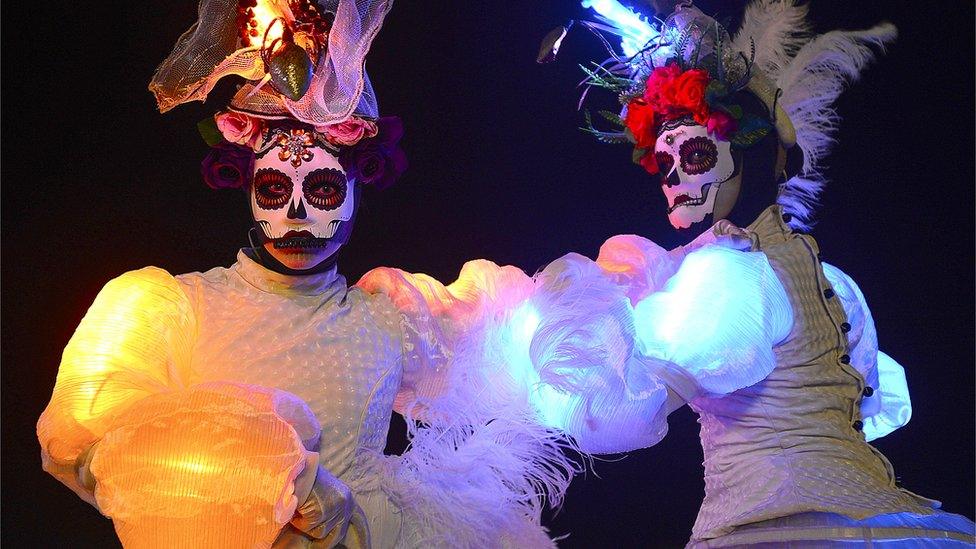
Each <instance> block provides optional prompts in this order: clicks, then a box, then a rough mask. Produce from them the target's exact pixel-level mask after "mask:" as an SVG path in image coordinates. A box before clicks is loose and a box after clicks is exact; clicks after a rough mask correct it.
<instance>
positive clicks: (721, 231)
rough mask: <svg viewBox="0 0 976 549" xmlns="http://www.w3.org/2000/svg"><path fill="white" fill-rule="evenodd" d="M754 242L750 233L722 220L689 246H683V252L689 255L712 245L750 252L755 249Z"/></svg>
mask: <svg viewBox="0 0 976 549" xmlns="http://www.w3.org/2000/svg"><path fill="white" fill-rule="evenodd" d="M752 240H753V234H752V233H750V232H749V231H747V230H745V229H740V228H739V227H736V226H735V224H734V223H732V222H731V221H729V220H728V219H720V220H719V221H718V222H717V223H715V224H714V225H712V228H710V229H709V230H707V231H705V232H703V233H702V234H700V235H698V236H697V237H696V238H695V239H694V240H692V241H691V243H689V244H688V245H686V246H683V247H682V249H681V251H682V253H683V254H684V255H688V254H690V253H691V252H694V251H695V250H698V249H699V248H703V247H705V246H708V245H712V244H715V245H718V246H722V247H725V248H732V249H733V250H746V251H748V250H751V249H752V247H753V241H752Z"/></svg>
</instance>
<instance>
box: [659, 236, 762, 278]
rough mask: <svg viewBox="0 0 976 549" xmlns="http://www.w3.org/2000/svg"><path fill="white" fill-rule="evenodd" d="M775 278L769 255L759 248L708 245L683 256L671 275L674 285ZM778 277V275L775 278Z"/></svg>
mask: <svg viewBox="0 0 976 549" xmlns="http://www.w3.org/2000/svg"><path fill="white" fill-rule="evenodd" d="M769 277H773V278H775V273H774V272H773V268H772V266H771V265H770V263H769V258H768V257H766V254H764V253H763V252H748V251H741V250H735V249H732V248H726V247H724V246H718V245H710V246H705V247H702V248H699V249H698V250H695V251H694V252H691V253H689V254H688V255H687V256H685V258H684V260H683V261H682V262H681V265H680V266H679V267H678V271H677V273H676V274H675V276H674V277H673V278H672V279H671V280H669V281H668V284H669V286H672V287H673V286H675V285H692V286H698V285H710V286H723V287H730V288H735V287H739V288H741V287H743V286H747V285H752V284H754V283H765V282H767V281H768V279H769ZM777 280H778V279H777Z"/></svg>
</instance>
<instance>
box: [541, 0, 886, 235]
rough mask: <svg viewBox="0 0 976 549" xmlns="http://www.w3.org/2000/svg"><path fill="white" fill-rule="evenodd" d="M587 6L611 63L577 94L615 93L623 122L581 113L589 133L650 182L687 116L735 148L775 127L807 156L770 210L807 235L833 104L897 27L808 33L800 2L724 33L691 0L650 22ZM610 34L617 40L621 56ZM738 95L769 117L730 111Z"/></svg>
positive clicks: (786, 144)
mask: <svg viewBox="0 0 976 549" xmlns="http://www.w3.org/2000/svg"><path fill="white" fill-rule="evenodd" d="M583 6H584V7H589V8H592V9H593V10H595V11H596V12H597V13H598V16H597V21H593V22H584V23H583V25H584V26H586V27H588V28H590V29H591V30H593V31H595V32H596V33H597V34H598V35H599V36H600V38H601V39H602V40H603V41H604V43H605V44H606V45H607V47H608V49H609V50H610V51H611V54H612V56H611V58H610V59H608V60H606V61H604V62H603V63H594V64H593V65H592V67H591V68H587V67H583V69H584V71H586V73H587V77H586V79H585V80H584V81H583V85H584V86H585V89H586V91H588V90H589V89H590V88H592V87H602V88H607V89H610V90H612V91H614V92H616V93H617V94H618V98H619V100H620V102H621V104H622V105H623V110H622V112H621V113H620V114H619V115H617V114H616V113H612V112H608V111H601V113H600V114H601V115H602V116H603V117H604V118H606V119H607V120H609V121H610V122H611V123H613V124H616V125H617V126H618V127H619V128H620V129H619V130H615V131H602V130H598V129H596V128H595V127H594V126H593V123H592V120H591V118H590V115H589V113H587V115H586V125H585V127H584V128H583V129H584V130H585V131H588V132H589V133H592V134H593V135H594V136H595V137H596V138H597V139H599V140H600V141H603V142H609V143H632V144H634V155H633V159H634V161H635V162H637V163H639V164H641V165H642V166H644V168H645V169H646V170H647V171H648V172H650V173H652V174H653V173H657V163H656V160H655V155H654V145H655V141H656V139H657V136H658V132H659V131H660V130H661V129H662V127H665V128H666V125H667V124H669V123H671V124H673V123H676V121H679V120H682V119H684V120H687V119H688V118H693V119H694V121H695V122H697V123H698V124H701V125H704V126H707V128H708V131H709V133H712V134H713V135H715V136H716V137H717V138H719V139H724V140H728V141H730V142H731V144H732V146H733V147H738V148H747V147H749V146H751V145H753V144H755V143H756V142H757V141H758V140H759V139H761V138H763V137H764V136H765V135H766V134H768V133H769V132H770V130H772V129H775V131H776V135H777V137H778V140H779V143H780V145H781V148H780V151H781V153H784V152H785V151H786V150H788V149H791V148H792V147H794V146H798V147H799V148H800V150H801V151H802V153H803V165H802V168H799V169H798V173H796V174H789V175H791V176H792V177H790V178H789V179H788V180H787V181H786V182H785V183H784V184H783V186H782V188H781V191H780V194H779V197H778V198H777V202H778V203H779V204H780V205H782V206H783V208H784V211H785V212H786V213H789V214H791V216H792V221H791V222H790V224H791V226H793V227H794V228H799V229H805V228H809V225H810V223H811V219H810V218H811V214H812V210H813V208H814V207H815V206H816V202H817V198H818V196H819V194H820V191H821V190H822V188H823V185H824V180H823V178H822V175H821V171H820V161H821V160H822V159H823V157H824V155H825V153H826V152H827V150H828V147H829V145H830V144H831V142H832V134H833V131H834V129H835V128H836V124H837V115H836V113H835V112H834V110H833V107H832V104H833V102H834V100H836V98H837V96H838V95H839V94H840V92H841V91H842V90H843V88H844V85H845V84H846V83H847V82H848V81H851V80H854V79H856V78H857V76H858V74H859V72H860V70H861V69H862V68H863V67H864V66H865V65H866V64H867V63H868V62H869V61H870V60H871V59H872V58H873V56H874V54H873V51H872V49H871V46H876V47H883V45H884V44H885V43H887V42H889V41H891V40H893V39H894V37H895V35H896V30H895V27H894V26H893V25H891V24H889V23H883V24H880V25H878V26H875V27H874V28H871V29H869V30H865V31H832V32H828V33H826V34H823V35H820V36H814V35H813V34H812V32H811V27H810V24H809V23H808V22H807V19H806V15H807V7H806V6H805V5H798V4H797V3H796V2H795V1H794V0H753V2H752V3H751V4H749V6H748V7H747V8H746V11H745V15H744V18H743V22H742V25H741V26H740V28H739V30H738V32H736V33H735V35H734V36H731V35H730V34H729V32H728V31H727V30H726V28H725V27H724V26H723V25H721V24H719V23H718V22H717V21H715V20H714V19H712V18H711V17H708V16H707V15H705V14H703V13H702V12H701V11H699V10H698V9H697V8H695V7H694V6H693V5H691V3H690V2H684V3H682V4H680V5H678V6H677V8H675V11H674V13H673V14H671V15H670V16H669V17H667V18H666V19H665V20H663V21H657V20H655V21H649V20H648V19H646V18H644V17H642V16H640V15H638V14H636V13H634V12H633V11H631V10H630V9H627V8H625V7H623V6H622V5H620V4H619V3H618V2H617V1H616V0H583ZM606 35H613V36H617V37H619V39H620V49H621V50H622V54H621V53H617V52H616V51H615V49H614V48H613V47H611V46H610V43H609V42H608V41H607V38H606ZM557 45H558V44H557ZM545 47H546V44H544V48H545ZM541 57H542V56H540V59H541ZM586 91H584V94H583V98H585V97H586ZM740 91H747V92H749V93H751V94H752V95H754V96H755V97H757V98H758V99H759V100H761V101H762V102H763V103H764V104H765V106H766V109H767V110H768V116H765V117H762V116H756V114H755V113H748V112H744V111H743V109H742V107H741V106H740V105H738V104H737V102H736V94H737V92H740ZM582 101H583V99H581V104H582ZM782 161H785V154H781V162H782ZM778 169H779V170H781V169H782V166H781V163H780V165H779V166H778Z"/></svg>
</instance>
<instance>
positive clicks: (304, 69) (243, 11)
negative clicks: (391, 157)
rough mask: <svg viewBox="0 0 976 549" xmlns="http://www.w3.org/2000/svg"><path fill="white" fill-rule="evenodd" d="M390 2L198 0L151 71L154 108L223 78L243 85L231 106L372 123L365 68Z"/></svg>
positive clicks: (206, 89)
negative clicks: (191, 17) (188, 22)
mask: <svg viewBox="0 0 976 549" xmlns="http://www.w3.org/2000/svg"><path fill="white" fill-rule="evenodd" d="M391 5H392V0H200V4H199V13H198V20H197V22H196V23H195V24H194V25H193V26H192V27H190V29H189V30H188V31H186V32H185V33H184V34H183V35H182V36H181V37H180V38H179V40H178V41H177V43H176V46H175V48H174V49H173V52H172V53H170V55H169V57H167V58H166V60H164V61H163V63H162V64H161V65H160V66H159V68H158V69H157V70H156V73H155V74H154V75H153V79H152V82H151V83H150V85H149V89H150V90H151V91H152V92H153V93H154V94H155V96H156V101H157V103H158V105H159V110H160V111H162V112H165V111H168V110H169V109H172V108H173V107H175V106H177V105H180V104H182V103H186V102H188V101H203V100H204V99H206V97H207V94H209V93H210V91H211V90H212V89H213V87H214V86H215V85H216V84H217V81H219V80H220V79H221V78H224V77H225V76H230V75H237V76H241V77H243V78H244V79H245V80H247V81H248V82H247V83H246V84H245V85H244V86H243V87H241V89H240V90H239V91H238V93H237V95H235V96H234V99H233V100H232V101H231V108H232V109H234V110H237V111H239V112H245V113H247V114H249V115H251V116H255V117H259V118H267V119H281V118H293V119H296V120H299V121H301V122H304V123H306V124H310V125H313V126H325V125H329V124H337V123H340V122H343V121H344V120H346V119H347V118H348V117H349V116H350V115H351V114H352V113H354V112H355V113H357V114H358V115H361V116H362V117H366V118H376V117H377V116H378V108H377V105H376V98H375V95H374V94H373V89H372V87H371V86H370V83H369V78H368V77H367V76H366V72H365V69H364V66H363V63H364V59H365V57H366V53H367V52H368V51H369V47H370V44H371V43H372V41H373V38H374V37H375V36H376V34H377V32H379V29H380V27H381V26H382V24H383V19H384V17H385V16H386V14H387V12H388V11H389V9H390V7H391Z"/></svg>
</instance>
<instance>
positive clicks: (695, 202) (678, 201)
mask: <svg viewBox="0 0 976 549" xmlns="http://www.w3.org/2000/svg"><path fill="white" fill-rule="evenodd" d="M711 188H712V184H711V183H705V184H704V185H702V188H701V196H699V197H696V198H691V197H690V196H688V195H687V194H679V195H678V196H676V197H675V198H674V205H673V206H671V207H669V208H668V213H671V212H673V211H675V210H677V209H678V208H680V207H682V206H701V205H702V204H704V203H705V201H706V200H708V191H709V190H711ZM682 198H683V199H684V200H682Z"/></svg>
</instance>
